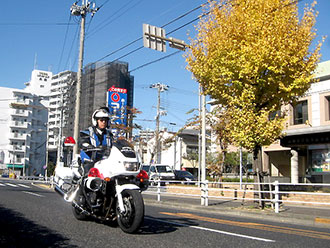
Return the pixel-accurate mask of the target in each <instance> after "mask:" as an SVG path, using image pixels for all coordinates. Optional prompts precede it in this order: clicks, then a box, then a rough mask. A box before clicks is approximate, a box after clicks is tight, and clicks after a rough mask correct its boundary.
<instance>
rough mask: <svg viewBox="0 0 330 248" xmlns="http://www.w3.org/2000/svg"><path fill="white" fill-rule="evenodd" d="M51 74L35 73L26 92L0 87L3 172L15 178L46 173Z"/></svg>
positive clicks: (38, 71) (45, 72) (0, 155)
mask: <svg viewBox="0 0 330 248" xmlns="http://www.w3.org/2000/svg"><path fill="white" fill-rule="evenodd" d="M51 76H52V73H51V72H47V71H40V70H33V71H32V75H31V80H30V81H29V82H28V83H26V85H27V87H26V89H24V90H19V89H14V88H5V87H0V114H1V120H0V128H1V130H2V132H3V135H2V142H1V143H0V169H2V170H5V171H7V172H9V171H11V172H14V173H15V174H16V175H38V174H42V173H43V172H44V168H45V167H44V166H45V164H46V144H47V142H46V141H47V128H46V124H47V120H48V110H47V102H48V99H47V97H44V96H45V95H47V93H48V92H49V89H50V79H51Z"/></svg>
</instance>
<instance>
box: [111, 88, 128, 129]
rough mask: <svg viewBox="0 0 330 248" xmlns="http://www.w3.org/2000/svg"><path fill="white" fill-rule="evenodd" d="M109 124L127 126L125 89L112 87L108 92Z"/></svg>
mask: <svg viewBox="0 0 330 248" xmlns="http://www.w3.org/2000/svg"><path fill="white" fill-rule="evenodd" d="M108 107H109V110H110V116H111V123H112V124H119V125H121V124H123V125H124V126H127V89H123V88H117V87H114V86H112V87H111V88H110V89H109V90H108Z"/></svg>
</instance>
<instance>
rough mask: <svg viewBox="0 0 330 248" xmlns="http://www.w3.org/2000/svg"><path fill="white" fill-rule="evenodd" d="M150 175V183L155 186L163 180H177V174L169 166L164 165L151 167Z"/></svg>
mask: <svg viewBox="0 0 330 248" xmlns="http://www.w3.org/2000/svg"><path fill="white" fill-rule="evenodd" d="M148 174H149V178H150V182H151V183H152V184H155V181H156V180H161V181H174V180H175V174H174V172H173V170H172V168H171V167H170V166H169V165H162V164H154V165H150V169H149V173H148ZM164 184H165V182H162V183H161V185H164Z"/></svg>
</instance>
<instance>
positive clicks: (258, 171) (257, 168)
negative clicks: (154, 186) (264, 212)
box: [253, 146, 265, 208]
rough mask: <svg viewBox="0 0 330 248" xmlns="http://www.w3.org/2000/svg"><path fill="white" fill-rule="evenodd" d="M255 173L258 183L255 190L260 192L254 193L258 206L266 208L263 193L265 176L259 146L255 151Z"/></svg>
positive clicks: (255, 179)
mask: <svg viewBox="0 0 330 248" xmlns="http://www.w3.org/2000/svg"><path fill="white" fill-rule="evenodd" d="M253 171H254V182H255V183H258V184H257V185H256V184H255V185H254V190H255V191H258V192H255V193H254V198H257V199H258V201H257V202H258V206H259V207H260V208H264V207H265V202H264V201H263V200H264V194H263V193H261V192H260V191H263V189H264V187H263V184H262V183H263V176H262V158H261V147H260V146H257V147H256V148H255V149H254V151H253Z"/></svg>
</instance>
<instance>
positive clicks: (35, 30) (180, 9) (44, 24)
mask: <svg viewBox="0 0 330 248" xmlns="http://www.w3.org/2000/svg"><path fill="white" fill-rule="evenodd" d="M73 2H74V0H71V1H70V0H56V1H46V0H34V1H22V0H18V1H5V2H3V3H2V5H1V6H2V13H1V16H0V32H1V39H0V51H1V56H0V68H1V70H0V72H1V73H0V86H2V87H13V88H19V89H22V88H24V82H27V81H29V79H30V75H31V71H32V70H33V68H34V61H35V57H36V60H37V68H38V69H40V70H51V71H52V72H53V73H57V72H59V71H63V70H74V71H77V62H76V61H77V54H78V41H77V40H78V33H77V27H78V24H77V22H76V21H77V20H76V18H75V17H72V16H71V17H70V7H71V5H72V3H73ZM205 2H206V0H204V1H200V0H195V1H193V0H180V1H177V0H166V1H155V0H152V1H151V0H120V1H119V0H97V1H96V4H97V6H101V5H102V4H104V5H103V7H102V8H101V9H100V10H99V11H98V12H97V13H96V14H95V16H94V18H93V19H92V20H91V19H90V18H88V22H87V24H86V31H87V32H86V42H85V57H84V65H86V64H88V63H91V62H95V61H98V60H100V59H101V58H103V57H104V56H106V55H108V54H111V53H112V52H114V51H115V50H117V49H119V48H121V47H123V46H125V45H127V44H128V43H130V42H132V41H134V40H136V39H137V38H139V37H141V36H142V24H143V23H148V24H151V25H154V26H163V25H165V24H167V23H169V22H170V21H172V20H174V19H176V18H177V17H179V16H181V15H183V14H185V13H187V12H188V11H190V10H193V9H194V8H196V7H198V6H199V5H200V4H202V3H205ZM311 2H312V0H301V1H300V3H299V6H300V8H301V9H302V8H303V6H304V4H307V3H308V4H309V3H311ZM79 4H80V3H79ZM316 8H317V10H318V11H319V16H318V18H317V24H316V28H317V30H318V35H319V37H320V36H323V35H327V36H328V37H327V39H326V40H325V43H324V45H323V47H322V51H321V52H322V54H323V56H322V58H321V61H326V60H330V29H329V25H330V15H329V11H330V0H318V4H317V7H316ZM200 13H201V9H198V10H196V11H193V12H192V13H190V14H188V15H187V16H185V17H183V18H181V19H179V20H178V21H176V22H174V23H172V24H170V25H168V26H166V27H165V29H166V33H169V32H171V31H173V30H175V29H176V28H178V27H180V26H183V25H185V24H187V23H188V22H190V21H192V20H193V19H195V18H196V17H197V16H198V15H199V14H200ZM68 22H70V23H71V24H73V25H69V26H68V25H62V24H63V23H68ZM196 24H197V22H196V21H195V22H194V23H192V24H189V25H187V26H185V27H183V28H181V29H179V30H178V31H176V32H173V33H171V34H170V35H169V36H172V37H175V38H178V39H181V40H185V41H186V42H188V34H189V33H190V34H191V35H193V34H194V25H196ZM319 37H318V39H320V38H319ZM142 45H143V44H142V40H140V41H137V42H136V43H134V44H133V45H131V46H129V47H127V48H124V49H123V50H121V51H120V52H117V53H115V54H113V55H111V56H108V57H106V58H104V59H103V61H113V60H115V59H117V58H119V57H121V56H122V55H125V54H126V53H129V52H130V51H132V50H135V49H137V48H139V47H140V46H142ZM72 47H73V48H72ZM63 48H64V49H63ZM71 48H72V49H71ZM176 51H177V50H174V49H172V48H169V47H167V52H166V53H161V52H157V51H153V50H151V49H148V48H142V49H140V50H138V51H137V52H134V53H132V54H130V55H128V56H126V57H124V58H122V59H121V60H122V61H126V62H128V63H129V70H134V69H135V68H138V67H139V66H141V65H144V64H145V63H148V62H150V61H153V60H156V59H158V58H161V57H163V56H165V55H170V54H171V53H173V52H176ZM182 55H183V52H181V53H178V54H176V55H174V56H172V57H170V58H168V59H164V60H161V61H159V62H157V63H154V64H152V65H149V66H145V67H143V68H141V69H138V70H135V71H133V72H132V73H131V74H132V75H133V76H134V78H135V94H134V98H135V99H134V105H135V107H137V108H138V109H139V110H141V111H142V112H143V113H142V114H140V115H139V116H138V117H137V118H138V119H140V120H141V119H142V120H150V121H136V122H137V123H138V124H141V125H143V127H145V128H151V129H154V128H155V123H154V121H152V120H154V117H155V115H156V108H155V106H156V101H157V92H156V90H155V89H150V88H149V85H150V84H153V83H157V82H161V83H164V84H167V85H169V86H170V88H169V91H168V92H166V93H163V94H162V106H163V107H164V108H165V109H166V110H167V111H168V114H167V116H164V117H162V118H161V120H162V121H163V122H162V123H161V126H162V127H167V128H168V129H169V130H177V129H178V128H180V127H181V126H182V125H184V123H185V121H186V120H187V119H188V118H189V117H191V115H190V116H188V115H186V114H185V113H186V112H187V111H189V110H190V109H192V108H197V107H198V95H197V93H198V85H197V83H196V82H194V81H193V80H192V79H191V78H192V77H191V73H190V72H188V71H187V70H186V69H185V67H186V63H185V61H184V58H183V57H182ZM169 123H176V124H177V125H176V126H173V125H170V124H169Z"/></svg>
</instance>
